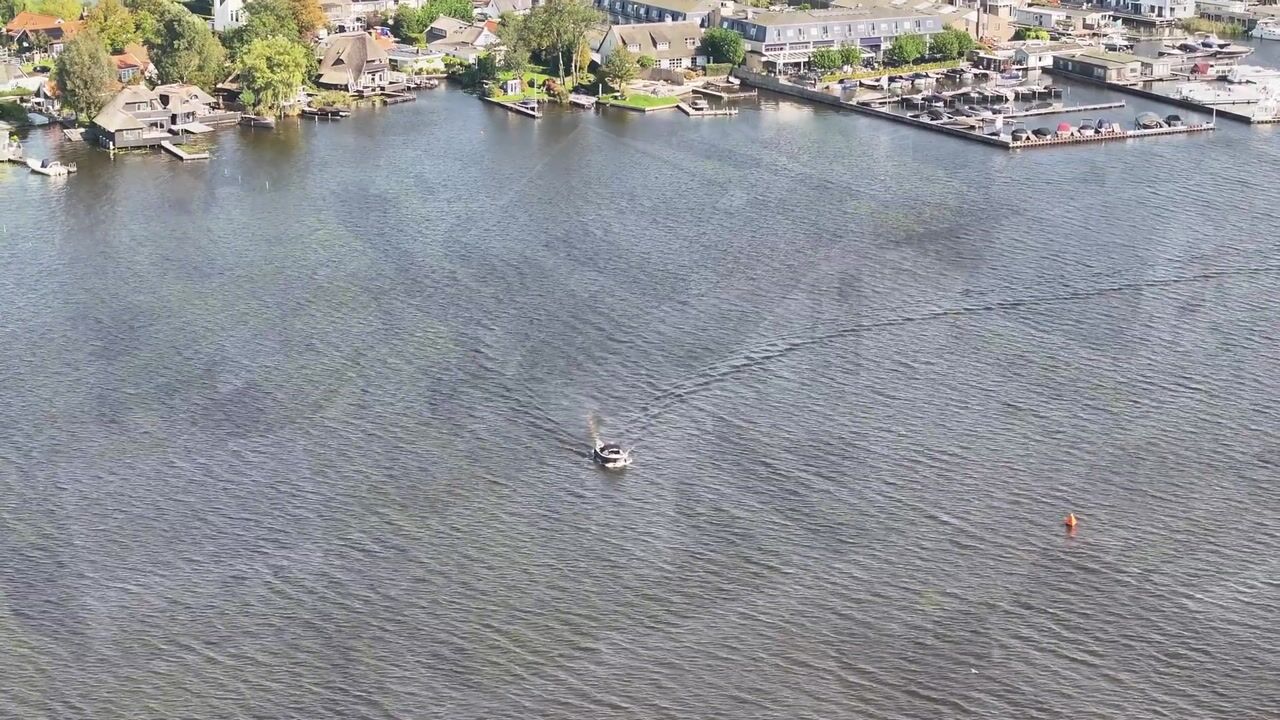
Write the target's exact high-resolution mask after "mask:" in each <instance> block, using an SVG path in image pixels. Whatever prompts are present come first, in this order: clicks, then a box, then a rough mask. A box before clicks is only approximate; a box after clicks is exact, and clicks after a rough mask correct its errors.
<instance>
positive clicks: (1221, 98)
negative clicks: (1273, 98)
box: [1173, 82, 1270, 105]
mask: <svg viewBox="0 0 1280 720" xmlns="http://www.w3.org/2000/svg"><path fill="white" fill-rule="evenodd" d="M1269 85H1270V84H1269V83H1259V84H1255V83H1249V84H1237V85H1228V86H1226V87H1222V86H1215V85H1213V84H1210V83H1203V82H1193V83H1183V84H1181V85H1179V86H1177V87H1175V88H1174V89H1173V97H1174V98H1176V99H1178V100H1186V101H1189V102H1193V103H1198V104H1200V105H1236V104H1241V103H1255V102H1258V101H1260V100H1261V99H1262V96H1263V94H1264V92H1263V91H1264V89H1265V88H1266V87H1269Z"/></svg>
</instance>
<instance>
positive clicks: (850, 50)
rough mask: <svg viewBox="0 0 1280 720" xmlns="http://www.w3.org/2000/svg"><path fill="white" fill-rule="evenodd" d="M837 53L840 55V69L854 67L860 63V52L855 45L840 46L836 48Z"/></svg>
mask: <svg viewBox="0 0 1280 720" xmlns="http://www.w3.org/2000/svg"><path fill="white" fill-rule="evenodd" d="M837 52H839V53H840V66H841V67H844V66H845V65H849V66H851V67H856V66H857V65H858V63H860V62H862V50H860V49H859V48H858V46H857V45H841V46H840V47H839V48H837Z"/></svg>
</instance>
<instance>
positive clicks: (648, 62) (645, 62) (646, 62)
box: [636, 55, 658, 70]
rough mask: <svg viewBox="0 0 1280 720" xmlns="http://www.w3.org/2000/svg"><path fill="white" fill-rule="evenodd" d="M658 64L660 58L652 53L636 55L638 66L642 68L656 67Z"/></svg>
mask: <svg viewBox="0 0 1280 720" xmlns="http://www.w3.org/2000/svg"><path fill="white" fill-rule="evenodd" d="M657 64H658V59H657V58H655V57H654V56H652V55H637V56H636V67H638V68H640V69H641V70H648V69H649V68H651V67H654V66H656V65H657Z"/></svg>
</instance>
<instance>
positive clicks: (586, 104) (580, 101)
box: [569, 93, 596, 110]
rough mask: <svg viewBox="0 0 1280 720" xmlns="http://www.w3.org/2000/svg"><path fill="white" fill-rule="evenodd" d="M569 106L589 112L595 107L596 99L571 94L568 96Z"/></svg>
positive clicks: (589, 96)
mask: <svg viewBox="0 0 1280 720" xmlns="http://www.w3.org/2000/svg"><path fill="white" fill-rule="evenodd" d="M569 104H570V105H573V106H574V107H580V108H587V109H588V110H590V109H591V108H593V107H595V106H596V98H595V97H593V96H591V95H582V94H579V93H573V94H572V95H570V96H569Z"/></svg>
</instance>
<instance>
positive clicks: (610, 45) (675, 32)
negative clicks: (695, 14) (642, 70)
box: [599, 21, 707, 70]
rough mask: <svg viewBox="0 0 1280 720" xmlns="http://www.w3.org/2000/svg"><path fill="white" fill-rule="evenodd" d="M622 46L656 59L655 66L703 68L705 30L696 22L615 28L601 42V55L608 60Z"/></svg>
mask: <svg viewBox="0 0 1280 720" xmlns="http://www.w3.org/2000/svg"><path fill="white" fill-rule="evenodd" d="M619 47H622V48H626V49H627V50H629V51H630V52H631V53H632V54H635V55H647V56H649V57H651V58H653V59H654V61H655V64H654V67H657V68H660V69H664V70H667V69H671V70H678V69H681V68H693V67H702V66H703V65H706V64H707V56H706V55H704V54H702V27H701V26H699V25H698V23H697V22H696V21H688V22H660V23H645V24H643V25H640V24H636V25H614V26H613V27H611V28H609V32H608V33H606V34H605V36H604V39H603V40H601V41H600V46H599V55H600V57H601V58H608V57H609V55H611V54H612V53H613V51H614V50H616V49H617V48H619Z"/></svg>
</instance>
